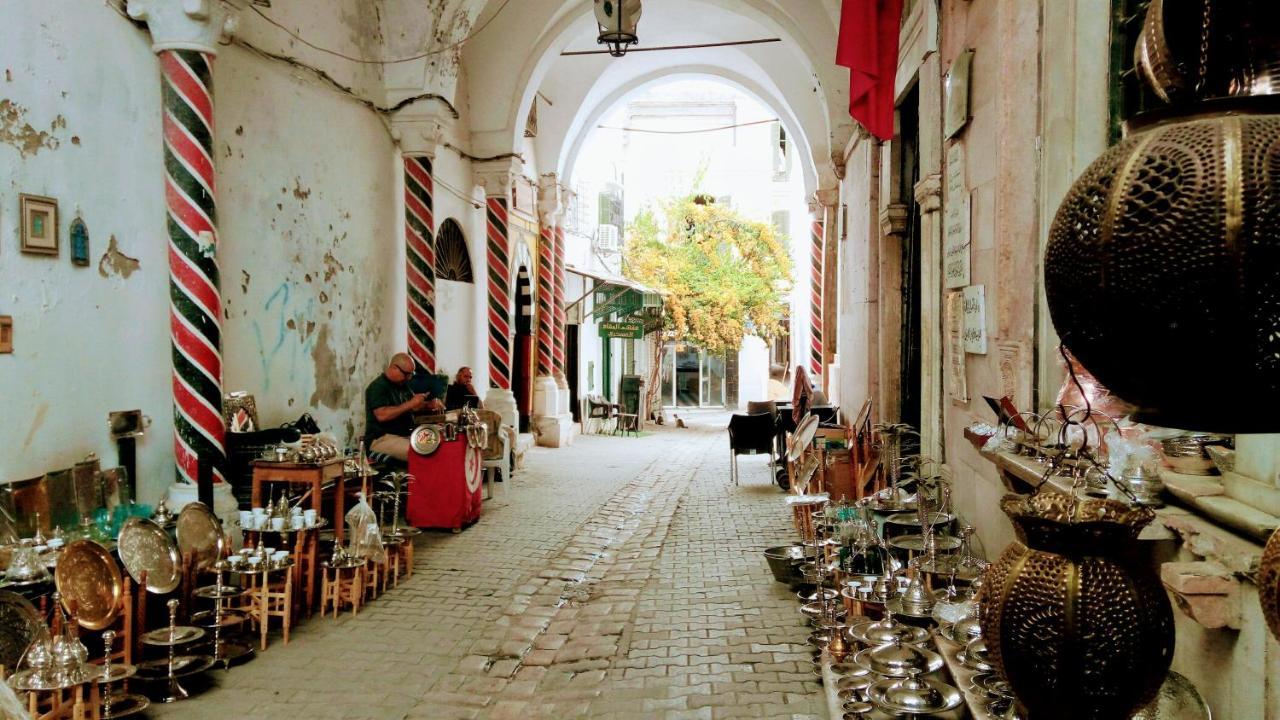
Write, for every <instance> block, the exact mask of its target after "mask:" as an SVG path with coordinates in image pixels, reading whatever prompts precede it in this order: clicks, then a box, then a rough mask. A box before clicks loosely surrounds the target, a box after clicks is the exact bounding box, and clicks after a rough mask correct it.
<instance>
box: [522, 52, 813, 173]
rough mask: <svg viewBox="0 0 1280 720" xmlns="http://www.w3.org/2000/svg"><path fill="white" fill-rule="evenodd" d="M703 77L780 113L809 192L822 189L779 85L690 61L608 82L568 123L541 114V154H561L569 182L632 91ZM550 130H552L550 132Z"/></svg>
mask: <svg viewBox="0 0 1280 720" xmlns="http://www.w3.org/2000/svg"><path fill="white" fill-rule="evenodd" d="M700 77H712V78H715V79H717V80H719V81H721V82H724V83H726V84H728V85H731V86H733V87H736V88H737V89H739V90H741V91H742V92H744V93H746V94H748V95H750V96H752V97H754V98H755V99H756V100H758V101H759V102H760V103H761V104H762V105H765V106H766V107H768V108H769V109H771V110H773V111H774V112H775V113H777V115H778V119H779V120H780V121H781V122H782V125H783V127H785V128H786V129H787V135H789V136H790V137H793V138H797V139H798V140H797V142H798V146H799V148H800V152H799V156H800V163H801V165H802V166H803V169H804V186H805V193H806V194H811V193H813V192H814V191H815V190H817V189H818V186H817V183H818V172H817V168H816V167H815V166H814V163H813V156H812V153H811V150H810V147H809V142H808V139H807V138H806V137H805V135H804V132H803V129H802V126H801V124H800V123H799V121H798V120H797V119H796V117H795V115H794V114H792V113H791V112H790V110H789V109H788V108H787V106H786V104H785V103H784V102H783V101H782V99H781V98H780V97H779V96H778V95H777V93H776V89H770V88H767V87H765V86H764V85H761V84H759V83H758V82H756V81H755V80H754V79H752V78H749V77H746V76H744V75H741V74H739V73H736V72H734V71H732V70H728V69H726V68H723V67H719V66H714V65H686V66H681V67H676V68H661V69H658V70H653V71H651V72H649V73H647V74H643V75H639V76H636V77H632V78H630V79H628V80H627V81H625V82H623V83H621V84H616V83H608V84H607V87H609V88H611V90H610V91H609V92H608V93H607V94H605V95H603V96H601V97H597V94H596V93H594V92H593V93H591V94H590V99H589V100H588V102H586V103H584V104H582V105H580V106H579V112H578V113H577V115H576V116H575V117H574V120H573V122H572V123H571V124H569V125H568V126H567V127H559V128H547V127H546V126H545V125H544V124H543V122H544V121H543V120H542V118H541V116H539V120H538V157H540V158H558V161H557V165H556V172H557V173H558V174H559V175H560V176H561V177H562V178H563V179H564V183H565V184H569V183H570V182H571V181H572V175H573V169H574V166H575V165H576V164H577V160H578V154H579V152H580V151H581V150H582V146H583V145H584V144H585V143H586V141H587V138H588V137H589V136H590V134H591V131H592V130H594V129H595V127H596V125H597V124H598V123H599V122H600V119H601V118H602V117H604V116H605V115H606V114H607V113H608V112H609V111H610V110H612V109H613V108H614V107H616V106H617V105H618V104H619V103H621V102H623V101H624V100H625V99H626V97H627V96H628V95H631V94H633V93H638V92H641V91H643V90H645V89H646V88H648V87H650V86H652V85H657V84H662V83H666V82H671V81H675V80H680V79H686V78H700ZM602 83H603V80H602ZM548 130H550V131H551V132H548ZM552 153H554V154H552Z"/></svg>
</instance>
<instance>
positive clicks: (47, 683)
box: [9, 669, 81, 692]
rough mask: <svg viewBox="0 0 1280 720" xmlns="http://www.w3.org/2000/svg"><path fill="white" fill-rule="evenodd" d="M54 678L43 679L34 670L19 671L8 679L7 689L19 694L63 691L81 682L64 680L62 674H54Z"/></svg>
mask: <svg viewBox="0 0 1280 720" xmlns="http://www.w3.org/2000/svg"><path fill="white" fill-rule="evenodd" d="M53 675H54V677H52V678H50V677H43V676H41V675H40V674H39V673H37V672H36V671H35V670H30V669H28V670H20V671H18V672H16V673H14V674H13V676H12V677H10V678H9V687H11V688H13V689H14V690H17V691H19V692H32V691H36V690H65V689H67V688H69V687H75V686H76V685H79V684H80V683H81V681H79V680H72V679H70V678H64V677H63V676H62V673H54V674H53Z"/></svg>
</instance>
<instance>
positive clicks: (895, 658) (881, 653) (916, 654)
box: [853, 643, 942, 678]
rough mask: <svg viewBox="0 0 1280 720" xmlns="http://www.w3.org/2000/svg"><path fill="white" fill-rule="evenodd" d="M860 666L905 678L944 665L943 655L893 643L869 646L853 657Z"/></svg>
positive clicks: (888, 675) (932, 670)
mask: <svg viewBox="0 0 1280 720" xmlns="http://www.w3.org/2000/svg"><path fill="white" fill-rule="evenodd" d="M853 661H854V662H855V663H857V664H858V665H859V666H861V667H863V668H865V669H867V670H869V671H871V672H873V673H875V674H876V675H881V676H884V677H889V678H904V677H907V676H909V675H911V673H913V672H923V673H931V672H935V671H936V670H938V668H941V667H942V656H941V655H939V654H938V653H936V652H933V651H932V650H926V649H924V648H922V647H918V646H916V645H904V644H902V643H892V644H889V645H880V646H879V647H874V648H868V649H866V650H863V651H862V652H860V653H858V654H857V655H855V656H854V657H853Z"/></svg>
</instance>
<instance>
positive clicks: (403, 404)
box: [364, 353, 440, 462]
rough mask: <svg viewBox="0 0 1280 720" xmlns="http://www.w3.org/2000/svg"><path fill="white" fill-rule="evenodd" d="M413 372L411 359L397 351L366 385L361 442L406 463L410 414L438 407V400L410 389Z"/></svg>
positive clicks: (375, 450)
mask: <svg viewBox="0 0 1280 720" xmlns="http://www.w3.org/2000/svg"><path fill="white" fill-rule="evenodd" d="M413 371H414V364H413V358H411V357H409V356H408V355H406V354H404V353H397V354H396V355H394V356H393V357H392V358H391V362H389V363H387V369H386V370H384V371H382V374H381V375H379V376H378V377H377V378H376V379H374V381H373V382H371V383H369V387H367V388H365V391H364V408H365V420H364V422H365V431H364V441H365V447H367V448H369V451H370V452H376V453H382V454H383V455H390V456H391V457H393V458H396V459H397V460H403V461H406V462H407V461H408V460H409V433H411V432H413V414H414V413H415V412H417V411H419V410H431V409H433V408H434V409H438V408H439V407H440V401H439V400H429V399H428V398H427V396H426V395H423V394H421V393H418V394H415V393H414V392H413V391H412V390H410V389H409V378H411V377H413Z"/></svg>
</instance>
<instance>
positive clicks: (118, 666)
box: [94, 663, 138, 684]
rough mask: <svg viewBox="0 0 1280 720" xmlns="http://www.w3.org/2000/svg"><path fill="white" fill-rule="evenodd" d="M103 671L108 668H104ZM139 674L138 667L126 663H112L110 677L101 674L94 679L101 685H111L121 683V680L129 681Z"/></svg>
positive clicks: (103, 673)
mask: <svg viewBox="0 0 1280 720" xmlns="http://www.w3.org/2000/svg"><path fill="white" fill-rule="evenodd" d="M103 669H104V670H105V669H106V668H105V667H104V668H103ZM137 674H138V666H137V665H126V664H124V663H111V674H110V675H107V674H106V673H105V672H99V673H98V674H97V676H95V677H94V679H95V680H97V681H98V682H100V683H108V684H109V683H114V682H120V681H121V680H128V679H129V678H131V677H133V676H134V675H137Z"/></svg>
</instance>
